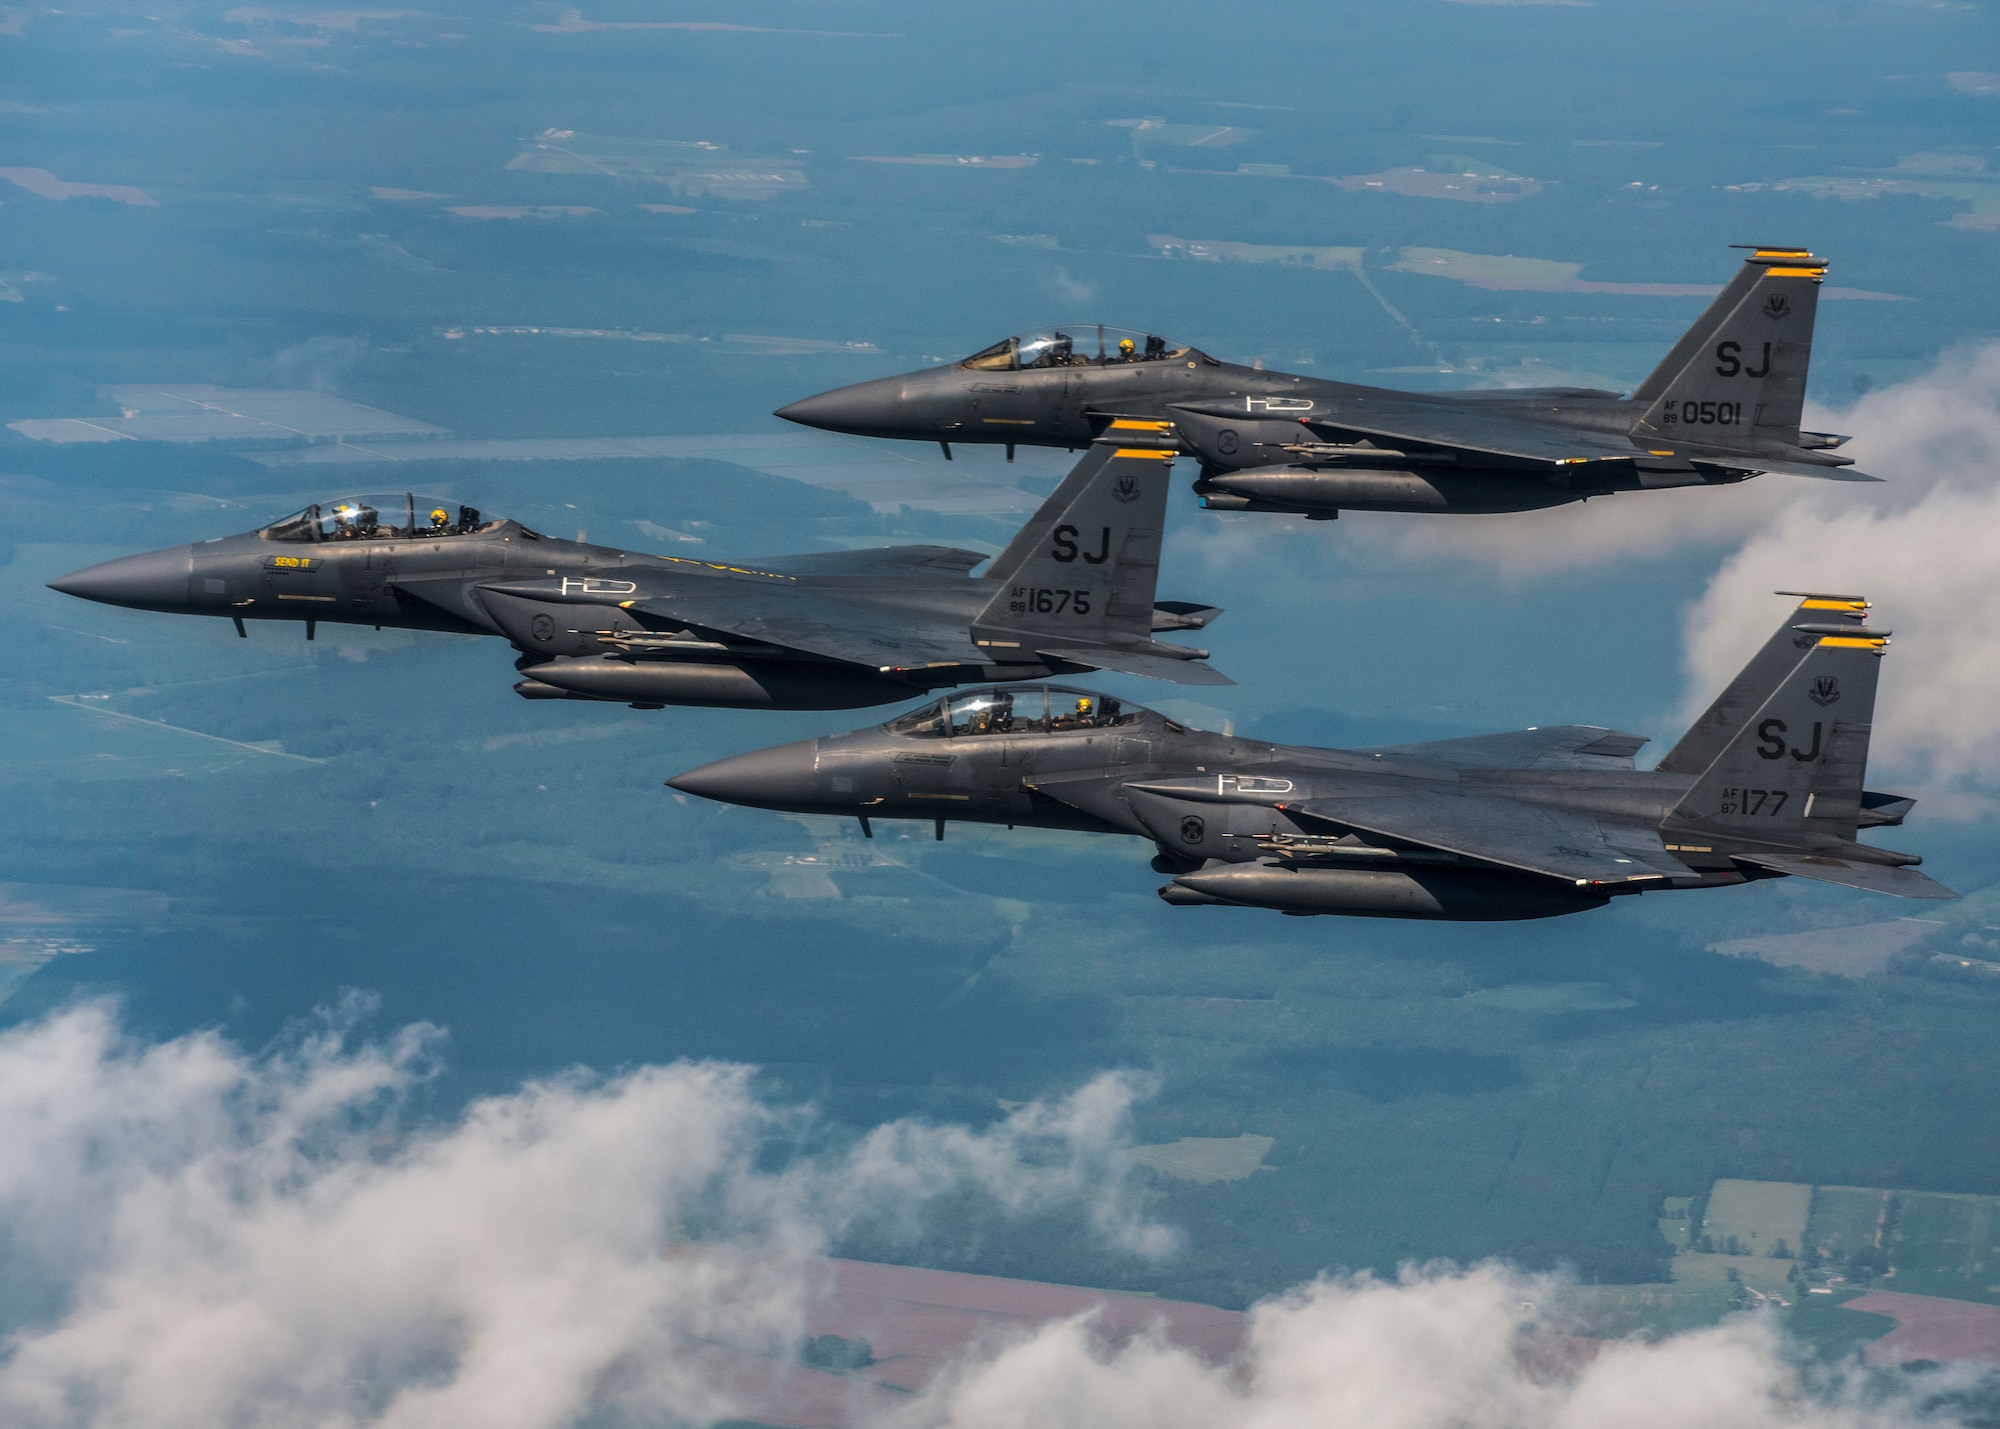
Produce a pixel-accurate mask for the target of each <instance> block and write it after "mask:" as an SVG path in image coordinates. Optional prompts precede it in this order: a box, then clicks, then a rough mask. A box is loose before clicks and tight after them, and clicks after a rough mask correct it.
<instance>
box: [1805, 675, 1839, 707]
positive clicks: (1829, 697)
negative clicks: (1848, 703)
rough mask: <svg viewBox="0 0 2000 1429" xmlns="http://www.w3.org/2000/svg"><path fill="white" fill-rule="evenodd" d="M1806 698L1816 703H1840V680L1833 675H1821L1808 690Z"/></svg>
mask: <svg viewBox="0 0 2000 1429" xmlns="http://www.w3.org/2000/svg"><path fill="white" fill-rule="evenodd" d="M1806 698H1807V699H1809V700H1811V701H1812V702H1813V703H1814V704H1816V705H1822V706H1824V705H1836V704H1839V703H1840V681H1839V680H1838V679H1836V678H1835V677H1834V676H1832V675H1821V676H1819V677H1818V678H1817V679H1815V680H1814V681H1813V682H1812V688H1811V689H1810V690H1807V691H1806Z"/></svg>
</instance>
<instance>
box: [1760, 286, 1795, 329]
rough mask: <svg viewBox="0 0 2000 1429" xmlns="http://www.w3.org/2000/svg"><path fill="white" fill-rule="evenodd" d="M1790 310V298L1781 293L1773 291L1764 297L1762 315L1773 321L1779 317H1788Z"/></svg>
mask: <svg viewBox="0 0 2000 1429" xmlns="http://www.w3.org/2000/svg"><path fill="white" fill-rule="evenodd" d="M1791 312H1792V300H1791V299H1790V298H1788V297H1786V296H1785V295H1784V294H1783V293H1773V294H1771V296H1770V297H1768V298H1766V299H1764V316H1765V317H1767V318H1769V319H1771V321H1773V322H1776V321H1777V320H1778V319H1780V318H1785V317H1790V316H1791Z"/></svg>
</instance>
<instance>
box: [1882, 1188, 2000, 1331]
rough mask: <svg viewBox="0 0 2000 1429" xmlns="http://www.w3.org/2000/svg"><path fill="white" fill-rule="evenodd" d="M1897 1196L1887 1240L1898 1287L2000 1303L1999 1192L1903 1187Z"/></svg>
mask: <svg viewBox="0 0 2000 1429" xmlns="http://www.w3.org/2000/svg"><path fill="white" fill-rule="evenodd" d="M1896 1200H1897V1202H1898V1207H1897V1214H1896V1229H1895V1235H1894V1237H1893V1239H1892V1240H1891V1241H1890V1245H1889V1267H1890V1274H1891V1275H1892V1276H1893V1277H1894V1284H1893V1288H1894V1289H1897V1290H1901V1291H1904V1292H1906V1293H1908V1294H1911V1295H1942V1296H1946V1297H1948V1298H1950V1299H1953V1300H1984V1301H1987V1302H1989V1303H2000V1283H1996V1282H2000V1254H1996V1246H1995V1244H1994V1241H1995V1231H1996V1228H2000V1227H1996V1222H2000V1196H1957V1195H1945V1194H1942V1193H1939V1192H1935V1191H1902V1192H1899V1193H1898V1194H1897V1197H1896ZM1884 1288H1891V1287H1884Z"/></svg>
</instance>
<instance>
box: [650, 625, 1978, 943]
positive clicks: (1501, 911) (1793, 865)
mask: <svg viewBox="0 0 2000 1429" xmlns="http://www.w3.org/2000/svg"><path fill="white" fill-rule="evenodd" d="M1866 610H1867V602H1866V601H1863V600H1860V599H1858V598H1855V597H1851V596H1825V595H1813V596H1808V597H1806V598H1805V599H1804V600H1803V601H1802V603H1801V604H1800V606H1799V608H1798V609H1797V611H1795V612H1794V614H1793V615H1792V617H1791V618H1790V619H1788V620H1787V621H1786V622H1785V623H1784V624H1783V625H1782V626H1780V627H1779V628H1778V631H1777V633H1776V634H1775V635H1773V636H1772V637H1771V639H1770V641H1769V642H1768V643H1767V644H1766V645H1765V647H1764V649H1763V650H1762V652H1760V653H1759V654H1758V656H1757V657H1756V658H1755V659H1754V660H1752V661H1751V662H1750V664H1749V665H1748V666H1746V667H1745V668H1744V670H1743V672H1742V673H1741V674H1740V675H1738V676H1737V678H1736V679H1735V680H1734V681H1733V682H1732V683H1731V684H1730V686H1729V687H1728V688H1727V689H1726V690H1724V691H1723V692H1722V694H1721V695H1720V696H1718V697H1717V699H1716V701H1715V703H1714V704H1713V705H1712V706H1710V708H1709V709H1708V711H1707V712H1706V713H1705V714H1703V716H1702V717H1701V718H1700V719H1699V720H1697V721H1696V722H1695V724H1694V725H1693V727H1692V728H1690V729H1689V730H1688V732H1687V734H1685V735H1684V736H1682V738H1681V740H1680V742H1679V743H1678V744H1676V745H1675V746H1674V748H1673V750H1672V751H1671V752H1670V753H1669V754H1668V756H1667V757H1666V759H1664V760H1663V761H1662V762H1661V763H1660V765H1659V767H1658V768H1656V769H1653V770H1650V771H1647V772H1644V773H1641V772H1639V771H1638V770H1636V769H1635V768H1634V767H1633V762H1632V756H1633V754H1634V753H1635V752H1636V751H1637V750H1638V749H1639V747H1640V746H1641V745H1643V744H1644V743H1645V742H1646V741H1645V739H1644V738H1643V737H1642V736H1639V735H1632V734H1620V733H1618V732H1616V731H1614V730H1609V729H1602V728H1598V727H1596V726H1587V725H1563V726H1560V727H1556V728H1545V729H1527V730H1520V731H1517V732H1514V733H1509V734H1494V735H1483V736H1477V737H1474V738H1470V739H1446V740H1435V741H1432V742H1430V743H1426V744H1402V745H1390V746H1387V747H1384V748H1378V749H1353V750H1344V749H1315V748H1309V747H1302V746H1297V745H1281V744H1265V743H1262V742H1260V741H1257V740H1250V739H1236V738H1231V737H1229V736H1225V735H1219V734H1205V733H1202V732H1200V731H1196V730H1191V729H1186V728H1184V727H1182V726H1181V725H1179V724H1177V723H1175V722H1174V721H1173V720H1170V719H1167V718H1166V717H1164V716H1162V715H1159V714H1156V713H1154V712H1152V711H1149V710H1143V709H1138V708H1136V707H1134V706H1131V705H1128V704H1124V703H1123V702H1121V701H1119V700H1116V699H1113V698H1111V697H1109V696H1106V695H1101V694H1097V693H1095V692H1093V691H1089V690H1080V689H1074V688H1071V687H1068V686H1062V685H1047V686H1042V685H1032V686H1025V687H1022V686H1017V687H1015V688H1012V689H988V690H974V691H968V692H966V693H963V694H957V695H953V696H950V697H949V698H947V699H944V700H941V701H939V702H938V703H936V704H932V705H929V706H927V707H925V708H923V709H919V710H917V711H915V712H914V713H911V714H906V715H903V716H902V717H900V718H898V719H894V720H891V721H890V722H889V723H888V724H886V725H883V726H881V727H880V728H877V729H870V730H861V731H857V732H855V733H852V734H844V735H835V736H833V737H831V738H826V739H815V740H806V741H803V742H801V743H797V744H786V745H778V746H775V747H773V748H770V749H764V750H759V751H756V752H754V753H750V754H743V755H738V756H736V757H734V758H731V759H724V760H721V761H719V762H717V763H714V764H709V765H705V766H704V767H702V768H700V769H695V770H691V771H689V772H688V773H685V774H682V775H679V776H677V777H676V778H673V779H670V780H668V781H667V782H668V784H669V785H671V786H672V787H673V788H676V789H679V790H682V791H684V792H686V793H689V794H697V795H700V796H702V797H704V798H709V799H716V800H721V801H723V802H726V803H732V804H746V805H750V806H752V807H755V808H763V809H782V810H787V811H792V812H797V813H810V814H842V815H847V816H850V817H854V816H859V818H860V819H861V824H862V830H863V832H864V833H868V834H870V835H871V836H872V833H873V828H872V823H871V821H872V820H874V819H880V818H920V819H930V820H935V822H936V825H937V834H938V837H939V838H943V837H944V825H945V821H946V820H947V819H966V820H971V821H974V822H979V823H1004V824H1007V825H1010V826H1011V825H1014V824H1024V825H1027V826H1029V827H1033V828H1055V829H1080V830H1088V831H1092V832H1098V833H1122V834H1132V835H1135V836H1137V837H1140V838H1147V839H1151V840H1152V841H1153V842H1154V843H1155V844H1156V845H1157V847H1158V849H1159V853H1158V856H1157V857H1156V858H1155V859H1154V860H1153V867H1154V868H1155V869H1156V870H1157V871H1159V872H1161V873H1168V874H1172V875H1174V877H1173V881H1172V882H1171V883H1169V884H1167V885H1166V886H1165V887H1164V888H1162V889H1160V896H1161V897H1162V898H1163V899H1165V900H1166V901H1167V902H1168V903H1172V904H1176V905H1191V904H1205V905H1230V906H1237V907H1251V908H1273V909H1277V910H1279V911H1281V912H1285V913H1297V914H1313V913H1341V914H1352V915H1359V916H1366V917H1384V918H1437V919H1453V920H1464V921H1489V920H1498V919H1516V918H1544V917H1550V916H1554V915H1557V914H1563V913H1575V912H1580V911H1582V910H1584V909H1588V908H1597V907H1602V906H1603V905H1604V904H1605V903H1607V902H1609V901H1610V900H1611V899H1612V898H1613V897H1615V896H1618V895H1625V894H1633V893H1645V892H1653V891H1657V890H1666V889H1687V888H1721V887H1727V886H1730V885H1734V884H1741V883H1747V882H1749V881H1751V880H1753V879H1760V878H1772V877H1781V876H1785V875H1794V876H1797V877H1801V878H1811V879H1818V880H1820V881H1822V882H1827V883H1839V884H1846V885H1848V886H1849V887H1853V888H1863V889H1869V890H1872V891H1874V892H1878V893H1890V894H1895V895H1897V896H1898V897H1903V898H1954V897H1956V896H1957V895H1956V894H1954V893H1953V892H1952V891H1951V890H1950V889H1948V888H1945V887H1944V886H1943V885H1942V884H1939V883H1935V882H1933V881H1932V880H1931V879H1929V878H1927V877H1925V876H1924V875H1923V874H1921V873H1918V872H1917V871H1916V869H1915V868H1914V867H1913V865H1915V864H1917V863H1919V862H1921V860H1920V859H1918V858H1917V857H1916V856H1915V855H1912V854H1905V853H1893V852H1891V851H1889V850H1887V849H1882V848H1876V847H1874V846H1872V845H1869V844H1864V843H1861V842H1860V841H1859V839H1858V838H1857V835H1858V833H1859V832H1860V831H1861V830H1862V829H1867V828H1873V827H1877V826H1880V825H1885V824H1900V823H1901V822H1902V821H1903V816H1904V815H1905V814H1906V813H1908V812H1909V809H1910V807H1911V805H1912V803H1913V802H1914V801H1913V800H1910V799H1907V798H1902V797H1899V796H1896V795H1893V794H1876V793H1870V792H1867V791H1866V790H1864V788H1863V787H1862V779H1863V774H1864V770H1865V766H1866V763H1867V755H1868V733H1869V722H1870V720H1871V718H1872V716H1873V710H1874V705H1875V685H1876V679H1877V675H1878V672H1879V670H1880V668H1881V657H1882V654H1883V650H1884V648H1885V647H1886V646H1887V645H1888V643H1889V642H1888V636H1887V633H1886V632H1881V631H1871V630H1869V629H1868V628H1867V626H1866V625H1865V624H1864V623H1863V622H1864V621H1865V619H1866V615H1865V612H1866Z"/></svg>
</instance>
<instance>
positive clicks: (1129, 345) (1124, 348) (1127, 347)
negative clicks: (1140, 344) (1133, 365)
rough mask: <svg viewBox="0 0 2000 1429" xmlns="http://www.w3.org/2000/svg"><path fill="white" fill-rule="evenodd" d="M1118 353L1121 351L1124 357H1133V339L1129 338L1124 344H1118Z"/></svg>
mask: <svg viewBox="0 0 2000 1429" xmlns="http://www.w3.org/2000/svg"><path fill="white" fill-rule="evenodd" d="M1118 351H1119V352H1120V353H1122V354H1123V355H1124V356H1126V357H1130V356H1131V355H1132V352H1133V342H1132V339H1131V338H1129V337H1128V338H1126V339H1125V340H1124V341H1123V342H1121V343H1119V344H1118Z"/></svg>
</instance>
